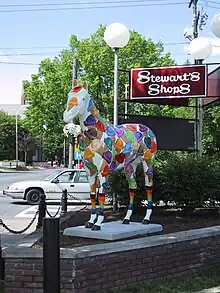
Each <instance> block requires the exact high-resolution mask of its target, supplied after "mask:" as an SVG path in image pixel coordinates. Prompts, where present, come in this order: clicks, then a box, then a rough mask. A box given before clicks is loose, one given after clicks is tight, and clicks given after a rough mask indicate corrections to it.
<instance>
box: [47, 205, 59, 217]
mask: <svg viewBox="0 0 220 293" xmlns="http://www.w3.org/2000/svg"><path fill="white" fill-rule="evenodd" d="M60 209H61V205H60V206H59V207H58V210H57V212H56V213H55V215H51V214H50V213H49V211H48V209H46V213H47V214H48V216H49V217H50V218H56V216H57V215H58V214H59V212H60Z"/></svg>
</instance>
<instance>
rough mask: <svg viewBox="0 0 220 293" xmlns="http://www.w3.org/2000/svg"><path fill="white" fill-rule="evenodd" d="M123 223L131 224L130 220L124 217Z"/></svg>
mask: <svg viewBox="0 0 220 293" xmlns="http://www.w3.org/2000/svg"><path fill="white" fill-rule="evenodd" d="M122 224H125V225H128V224H130V221H129V220H128V219H124V220H123V222H122Z"/></svg>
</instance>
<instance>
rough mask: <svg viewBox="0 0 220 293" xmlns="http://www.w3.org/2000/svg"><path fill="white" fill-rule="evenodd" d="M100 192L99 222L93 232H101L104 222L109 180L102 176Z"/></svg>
mask: <svg viewBox="0 0 220 293" xmlns="http://www.w3.org/2000/svg"><path fill="white" fill-rule="evenodd" d="M100 177H101V178H100V191H99V195H98V201H99V215H98V218H97V221H96V223H95V225H94V226H93V227H92V230H93V231H100V230H101V224H102V222H103V220H104V204H105V195H106V190H107V187H108V184H107V178H105V177H102V176H100Z"/></svg>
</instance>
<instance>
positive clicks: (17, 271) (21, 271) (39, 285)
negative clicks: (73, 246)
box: [5, 258, 73, 293]
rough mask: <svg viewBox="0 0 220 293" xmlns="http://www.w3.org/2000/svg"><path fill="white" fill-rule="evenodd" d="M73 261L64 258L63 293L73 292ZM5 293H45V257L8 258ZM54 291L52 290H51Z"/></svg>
mask: <svg viewBox="0 0 220 293" xmlns="http://www.w3.org/2000/svg"><path fill="white" fill-rule="evenodd" d="M72 268H73V261H72V260H71V259H70V260H68V259H62V260H61V263H60V270H61V288H62V293H72V292H73V290H72V280H73V276H72V274H73V270H72ZM5 293H43V259H42V258H26V259H24V258H23V259H18V258H16V259H6V264H5ZM51 293H52V292H51Z"/></svg>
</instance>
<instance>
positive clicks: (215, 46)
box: [184, 37, 220, 56]
mask: <svg viewBox="0 0 220 293" xmlns="http://www.w3.org/2000/svg"><path fill="white" fill-rule="evenodd" d="M208 39H209V41H210V42H211V44H212V55H211V56H219V55H220V39H217V38H213V37H211V38H210V37H208ZM184 51H185V52H187V53H189V45H186V46H184Z"/></svg>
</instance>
